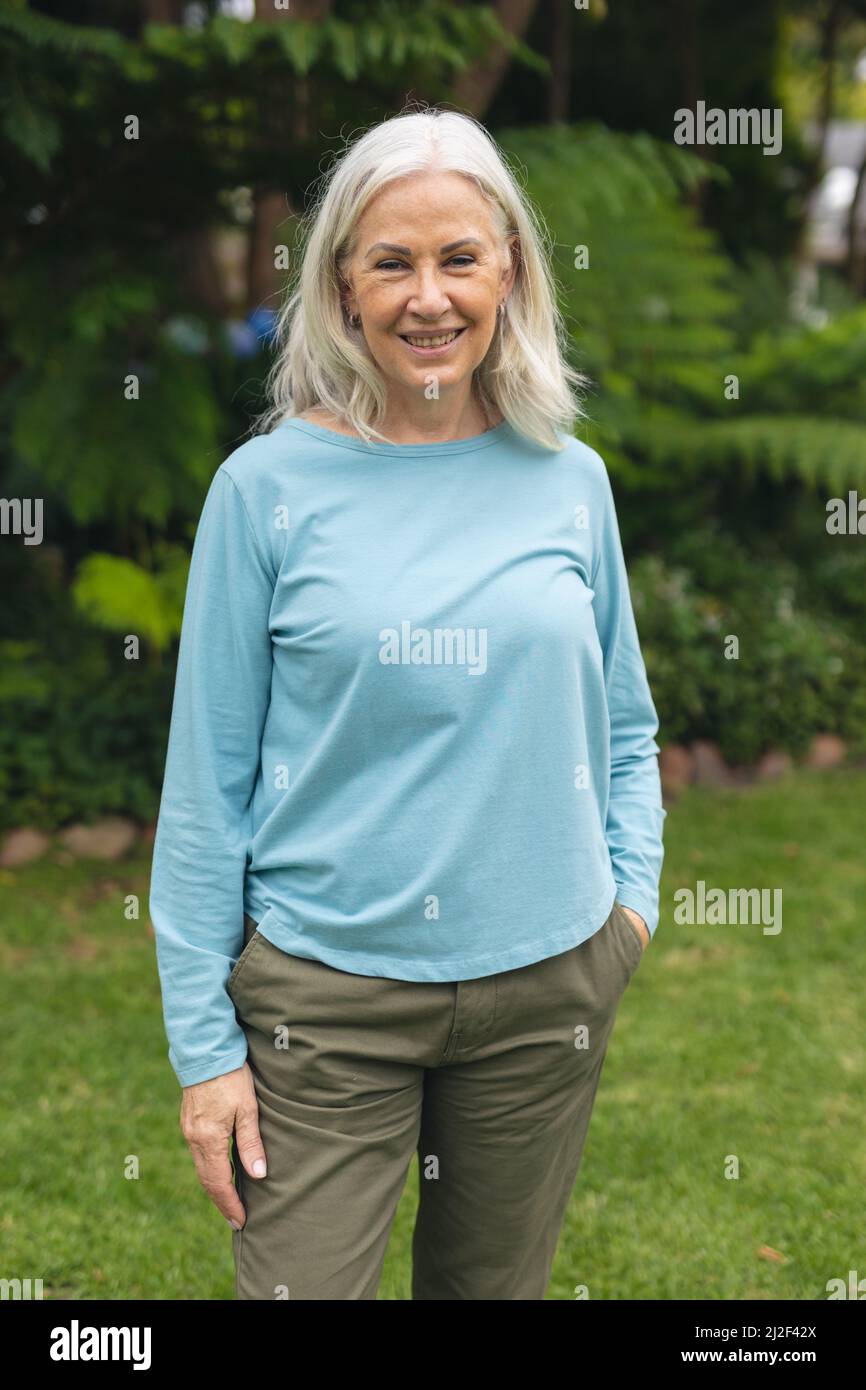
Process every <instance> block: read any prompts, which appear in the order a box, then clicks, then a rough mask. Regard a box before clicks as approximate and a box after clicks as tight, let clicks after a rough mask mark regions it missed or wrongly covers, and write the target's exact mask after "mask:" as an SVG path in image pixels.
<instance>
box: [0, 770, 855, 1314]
mask: <svg viewBox="0 0 866 1390" xmlns="http://www.w3.org/2000/svg"><path fill="white" fill-rule="evenodd" d="M864 828H866V774H864V773H863V772H862V771H850V770H843V771H838V772H834V773H823V774H818V773H806V772H797V773H795V774H792V775H791V776H790V777H788V778H786V779H785V780H784V781H783V782H780V783H777V784H775V785H773V786H761V787H755V788H751V789H749V790H746V791H736V792H709V791H702V790H701V791H699V790H697V789H692V790H691V791H690V792H689V793H688V794H687V796H685V797H684V798H683V799H682V800H681V801H680V802H678V803H677V804H676V806H674V807H673V808H672V809H671V810H670V812H669V815H668V818H667V822H666V826H665V844H666V863H665V873H664V879H663V883H662V918H661V923H660V925H659V930H658V932H657V934H656V937H655V940H654V942H653V943H652V945H651V946H650V947H649V949H648V951H647V953H646V955H645V957H644V959H643V961H642V962H641V964H640V966H639V968H638V970H637V973H636V974H635V976H634V977H633V980H632V984H631V985H630V987H629V989H628V990H627V992H626V994H625V996H624V997H623V1000H622V1003H621V1005H620V1012H619V1017H618V1020H617V1025H616V1029H615V1031H614V1034H613V1038H612V1041H611V1044H610V1047H609V1050H608V1055H607V1060H606V1062H605V1067H604V1072H603V1075H602V1080H601V1085H600V1088H599V1091H598V1096H597V1099H596V1105H595V1111H594V1113H593V1118H592V1122H591V1125H590V1130H589V1137H588V1139H587V1143H586V1148H585V1151H584V1158H583V1166H582V1170H581V1173H580V1176H579V1178H578V1181H577V1183H576V1186H575V1190H574V1193H573V1196H572V1200H571V1205H570V1208H569V1213H568V1217H567V1221H566V1225H565V1227H564V1230H563V1233H562V1238H561V1240H560V1245H559V1250H558V1254H557V1258H556V1263H555V1266H554V1270H553V1277H552V1280H551V1284H550V1289H549V1292H548V1297H549V1298H554V1299H571V1298H573V1297H574V1296H575V1294H574V1291H575V1287H576V1286H578V1285H583V1284H585V1285H587V1286H588V1288H589V1295H590V1297H591V1298H593V1299H621V1298H662V1299H742V1298H764V1299H773V1298H787V1299H822V1298H826V1297H827V1294H826V1284H827V1281H828V1280H829V1279H831V1278H843V1279H845V1280H847V1277H848V1271H849V1270H851V1269H855V1270H858V1271H859V1275H858V1277H863V1276H864V1275H866V1218H864V1201H863V1183H864V1176H866V1133H864V1123H863V1116H864V1112H866V1028H864V1022H863V1005H864V1000H863V978H864V957H866V951H864V903H866V856H864V852H863V846H864V839H866V829H864ZM148 873H149V859H148V858H147V857H140V858H138V859H136V860H132V861H128V862H125V863H123V864H120V865H111V866H98V865H94V864H89V865H82V864H80V863H76V864H73V865H70V866H63V865H61V864H57V863H53V862H52V863H49V862H43V863H41V864H38V865H34V866H31V867H28V868H27V869H24V870H20V871H16V872H9V871H6V872H5V873H0V924H2V940H0V958H2V979H3V986H2V988H3V998H2V1005H3V1007H2V1028H3V1034H4V1036H3V1073H4V1083H5V1085H4V1091H5V1103H4V1105H3V1107H2V1124H0V1133H2V1152H3V1201H2V1212H0V1220H2V1261H0V1263H2V1268H0V1275H2V1276H3V1277H6V1278H11V1277H16V1276H17V1277H19V1278H22V1279H23V1278H27V1277H30V1278H42V1279H43V1280H44V1291H45V1297H46V1298H73V1299H79V1298H84V1299H88V1298H110V1299H131V1298H148V1299H149V1298H166V1299H201V1298H205V1299H231V1298H233V1296H234V1276H233V1266H232V1260H231V1244H230V1237H231V1232H230V1231H229V1228H228V1226H227V1225H226V1223H225V1221H224V1220H223V1218H222V1217H221V1216H220V1215H219V1213H218V1212H217V1211H216V1210H215V1209H214V1208H213V1207H212V1206H211V1205H210V1203H209V1202H208V1200H207V1198H206V1197H205V1195H204V1194H203V1192H201V1190H200V1188H199V1187H198V1183H197V1179H196V1176H195V1171H194V1169H193V1165H192V1160H191V1159H190V1157H189V1155H188V1152H187V1149H186V1146H185V1144H184V1141H183V1138H182V1136H181V1134H180V1130H179V1128H178V1114H179V1106H180V1095H181V1092H180V1088H179V1086H178V1085H177V1082H176V1080H175V1078H174V1074H173V1073H172V1071H171V1069H170V1067H169V1064H168V1060H167V1056H166V1042H165V1036H164V1033H163V1030H162V1015H161V1008H160V997H159V985H158V979H157V974H156V961H155V952H154V944H153V939H152V936H151V934H150V930H149V926H148V923H147V883H148ZM700 878H702V879H704V881H705V882H706V883H707V885H708V886H711V887H721V888H725V889H727V888H731V887H739V888H751V887H759V888H760V887H765V888H781V889H782V891H783V904H784V915H783V929H782V931H781V932H780V933H779V934H778V935H776V936H770V935H764V934H763V933H762V931H761V928H760V926H757V925H752V926H749V925H739V926H709V925H695V926H678V925H675V924H674V922H673V894H674V892H675V891H676V889H678V888H681V887H689V886H694V884H695V883H696V881H697V880H698V879H700ZM129 894H137V895H138V898H139V902H140V911H141V920H139V921H137V922H136V921H126V920H125V918H124V901H125V899H126V897H127V895H129ZM130 1155H132V1156H134V1157H135V1159H137V1162H138V1165H139V1177H138V1179H137V1180H129V1179H128V1178H127V1177H126V1176H125V1172H126V1170H127V1167H128V1165H129V1163H130ZM729 1155H735V1156H736V1158H737V1159H738V1161H739V1178H738V1179H736V1180H730V1179H727V1178H726V1177H725V1168H726V1163H727V1162H728V1156H729ZM416 1194H417V1172H416V1168H415V1165H414V1164H413V1167H412V1169H411V1171H410V1174H409V1180H408V1182H407V1186H406V1191H405V1193H404V1196H403V1200H402V1202H401V1204H400V1209H399V1212H398V1214H397V1219H396V1222H395V1225H394V1230H393V1234H392V1239H391V1244H390V1247H389V1251H388V1256H387V1260H386V1264H385V1271H384V1274H383V1278H382V1284H381V1288H380V1293H379V1296H380V1298H385V1299H406V1298H409V1295H410V1245H411V1232H412V1220H413V1215H414V1209H415V1202H416Z"/></svg>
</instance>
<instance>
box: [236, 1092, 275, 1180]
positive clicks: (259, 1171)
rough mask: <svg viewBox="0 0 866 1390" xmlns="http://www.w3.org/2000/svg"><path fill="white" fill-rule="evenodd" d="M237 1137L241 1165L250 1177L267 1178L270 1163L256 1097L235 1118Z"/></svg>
mask: <svg viewBox="0 0 866 1390" xmlns="http://www.w3.org/2000/svg"><path fill="white" fill-rule="evenodd" d="M235 1137H236V1139H237V1144H238V1153H239V1154H240V1158H241V1163H242V1164H243V1165H244V1168H245V1169H246V1171H247V1172H248V1173H249V1175H250V1177H251V1178H264V1177H267V1172H268V1162H267V1158H266V1156H265V1146H264V1144H263V1143H262V1136H261V1135H260V1134H259V1107H258V1104H257V1103H256V1099H255V1095H254V1096H253V1100H252V1104H249V1103H248V1104H246V1105H245V1106H244V1108H243V1109H242V1110H239V1111H238V1113H237V1115H236V1117H235Z"/></svg>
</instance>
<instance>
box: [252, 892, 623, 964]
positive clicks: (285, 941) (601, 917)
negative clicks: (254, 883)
mask: <svg viewBox="0 0 866 1390" xmlns="http://www.w3.org/2000/svg"><path fill="white" fill-rule="evenodd" d="M608 897H609V898H610V901H609V903H608V905H607V907H604V906H602V907H600V908H596V909H594V910H593V912H592V913H590V914H589V918H588V919H585V921H586V920H588V921H589V925H588V926H587V927H586V928H584V927H582V926H579V927H575V925H574V923H570V924H569V925H568V926H567V927H563V928H561V929H560V930H559V931H556V932H551V933H549V934H548V935H546V936H543V937H540V938H537V939H535V940H533V941H524V942H522V943H521V944H520V945H519V946H512V947H511V948H510V949H509V950H507V951H503V952H501V953H500V952H497V953H495V954H490V953H488V954H486V955H483V956H471V955H465V956H460V957H457V956H449V957H445V958H444V959H436V960H432V959H431V960H425V961H417V960H403V959H401V958H400V957H398V956H386V955H383V954H381V953H379V952H376V953H375V954H371V953H369V952H363V951H362V952H358V951H350V950H345V951H343V950H340V949H338V948H335V947H331V946H327V947H322V946H321V944H320V943H317V950H316V954H315V955H312V954H311V953H310V951H309V950H308V949H304V947H305V946H307V944H308V943H307V942H306V941H305V940H304V938H303V937H300V936H298V935H297V934H296V933H294V932H292V930H291V928H289V927H286V926H285V925H284V924H283V923H282V922H280V921H279V920H278V919H277V917H276V916H275V914H274V912H273V909H268V910H267V911H264V912H257V911H256V909H255V907H247V908H246V909H245V910H246V911H247V912H248V913H249V915H250V916H251V917H252V918H253V919H254V920H256V921H258V930H259V932H260V933H261V935H262V936H263V937H265V939H266V940H267V941H269V942H270V943H271V945H272V946H276V947H277V949H278V950H280V951H285V952H286V954H287V955H291V956H300V957H301V958H302V959H305V960H316V961H319V963H320V964H322V965H330V966H332V967H333V968H334V969H336V970H344V971H346V972H347V974H350V975H372V976H375V977H377V978H385V979H394V980H408V981H412V982H415V983H420V982H425V981H429V982H431V983H442V982H447V981H455V980H477V979H481V978H483V977H484V976H486V975H498V974H500V973H501V972H502V971H505V970H519V969H521V967H523V966H525V965H535V964H536V963H537V962H538V961H541V960H546V959H547V958H548V957H550V956H558V955H561V954H563V952H565V951H571V950H574V948H575V947H576V946H581V945H582V944H583V942H584V941H588V940H589V938H590V937H591V936H594V935H595V933H596V932H597V931H600V930H601V928H602V927H603V926H604V925H605V923H606V922H607V919H608V918H609V917H610V914H611V912H612V911H613V905H614V902H615V901H616V892H615V888H614V885H611V888H610V889H609V890H607V891H606V893H605V899H604V901H607V898H608Z"/></svg>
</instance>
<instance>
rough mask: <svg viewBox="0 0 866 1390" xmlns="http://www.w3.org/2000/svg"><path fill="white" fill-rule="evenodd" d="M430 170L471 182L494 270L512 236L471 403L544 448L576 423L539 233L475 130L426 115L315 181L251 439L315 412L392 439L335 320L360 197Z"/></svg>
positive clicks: (377, 132) (390, 129)
mask: <svg viewBox="0 0 866 1390" xmlns="http://www.w3.org/2000/svg"><path fill="white" fill-rule="evenodd" d="M429 169H437V170H442V171H447V172H450V173H458V174H462V175H464V176H465V177H466V178H468V179H471V180H473V182H474V183H475V185H476V186H477V187H478V189H479V190H480V192H481V193H482V195H483V196H484V197H485V198H486V199H487V201H488V203H489V204H490V206H491V211H492V213H493V216H494V219H495V223H496V226H497V229H498V231H499V232H500V234H501V237H502V255H503V266H504V265H506V264H507V263H508V255H509V249H508V246H507V244H506V241H507V238H509V237H513V236H515V235H516V238H517V243H518V244H517V248H516V254H517V274H516V279H515V282H514V286H513V289H512V291H511V293H510V295H509V298H508V302H507V306H506V310H505V312H504V313H502V314H500V315H499V316H498V325H497V328H496V330H495V332H494V335H493V339H492V341H491V344H490V347H489V348H488V350H487V353H486V355H485V357H484V360H483V362H481V363H480V364H479V366H478V367H477V368H476V370H475V374H474V377H475V389H476V393H477V395H478V397H479V399H480V401H481V403H482V404H483V405H485V406H486V407H488V408H489V407H491V406H493V407H496V408H497V409H498V411H499V412H500V413H501V414H502V415H503V416H504V417H505V419H506V420H507V421H508V423H509V424H510V425H512V426H513V428H514V429H515V430H517V431H518V432H519V433H520V434H522V435H524V436H526V437H527V438H529V439H532V440H534V441H535V442H537V443H538V444H540V445H542V446H543V447H545V448H548V449H560V448H562V440H561V438H560V437H559V435H558V431H561V432H563V433H565V434H571V433H573V429H574V424H575V421H576V420H577V419H579V418H581V417H582V415H583V411H582V409H581V406H580V404H579V401H578V397H577V394H576V390H575V388H578V387H581V386H583V385H584V384H585V383H586V381H587V380H588V378H586V377H584V376H583V375H582V374H581V373H579V372H577V371H575V370H574V369H573V368H572V367H571V366H569V364H568V362H567V360H566V351H565V344H566V332H565V327H564V325H563V322H562V318H561V316H560V313H559V309H558V307H557V303H556V295H555V291H554V280H553V274H552V271H551V268H550V263H549V236H548V233H547V231H546V229H545V228H544V226H543V223H542V222H541V219H540V217H539V216H538V214H537V213H536V212H535V211H534V210H533V209H532V207H531V205H530V204H529V202H528V200H527V198H526V196H525V194H524V192H523V191H522V189H521V188H520V187H519V185H518V183H517V180H516V178H515V177H514V175H513V174H512V172H511V170H510V169H509V168H508V165H507V164H506V162H505V158H504V156H503V155H502V153H501V152H500V150H499V149H498V147H497V146H496V144H495V142H494V141H493V139H492V137H491V136H490V135H489V134H488V132H487V131H486V130H485V129H484V127H483V126H482V125H480V123H479V122H478V121H476V120H474V119H473V118H471V117H469V116H464V115H461V114H459V113H458V112H454V111H445V110H441V109H439V108H436V107H428V108H425V109H423V110H420V111H412V112H411V113H409V114H402V115H399V116H394V117H391V118H390V119H388V120H385V121H382V122H380V123H379V124H378V125H375V126H373V127H372V128H371V129H369V130H368V131H367V132H366V133H365V134H363V135H362V136H360V138H359V139H357V140H356V141H355V143H354V144H350V145H349V146H348V147H347V148H346V150H345V151H344V152H343V153H342V155H340V156H339V157H338V158H337V159H336V160H335V162H334V164H333V165H332V167H331V168H330V169H329V170H328V172H327V173H326V174H324V175H323V178H322V180H321V187H320V189H319V191H318V193H317V196H316V197H315V199H314V202H313V205H312V207H311V210H310V212H309V213H308V214H307V217H306V218H305V219H304V221H305V228H304V230H305V234H306V235H305V243H304V250H303V256H302V258H301V262H300V268H299V270H298V271H297V272H296V274H295V278H294V283H293V284H292V285H290V288H289V293H288V294H287V296H286V299H285V302H284V304H283V307H282V309H281V310H280V313H279V316H278V320H277V327H276V341H277V345H278V348H277V355H276V358H275V360H274V363H273V366H272V367H271V370H270V372H269V373H268V378H267V388H268V395H269V398H270V400H271V402H272V404H271V406H270V408H269V409H268V410H266V411H265V413H264V414H263V415H262V416H261V418H260V419H259V421H258V422H257V426H256V428H257V429H258V431H259V432H260V433H261V432H264V431H267V430H270V429H273V428H274V427H275V426H276V425H278V424H280V423H282V421H283V420H286V419H289V418H291V417H292V416H295V415H300V414H302V413H303V412H304V411H306V410H309V409H310V408H311V407H314V406H318V407H324V408H325V409H327V410H328V411H329V412H330V413H331V414H332V415H334V416H335V417H337V418H339V419H341V420H344V421H346V422H347V423H349V424H350V425H351V426H352V428H353V429H354V430H355V431H356V432H357V433H358V434H359V435H361V437H362V438H364V439H366V440H367V441H368V442H369V441H371V440H372V439H374V438H375V439H379V440H384V441H385V442H386V443H390V442H391V441H389V440H386V439H385V436H384V435H382V434H381V433H380V432H379V430H378V429H377V428H376V422H377V421H378V422H381V420H382V419H383V418H384V413H385V407H386V402H387V385H386V381H385V378H384V377H383V376H382V373H381V371H380V370H379V368H378V366H377V364H376V362H375V359H374V358H373V357H372V355H371V353H370V351H369V349H368V347H367V345H366V342H365V341H364V335H363V331H362V329H361V328H360V327H352V326H351V325H350V323H349V322H348V320H347V317H346V315H345V314H344V313H343V311H342V304H341V295H340V288H341V282H343V269H344V267H345V266H346V263H347V261H348V260H349V259H350V257H351V255H352V252H353V241H354V232H355V228H356V225H357V222H358V219H359V218H360V216H361V214H362V213H363V212H364V209H365V208H366V207H367V205H368V203H369V202H370V200H371V199H372V198H373V197H374V196H375V195H376V194H377V193H378V192H379V191H380V190H381V189H382V188H383V187H384V186H385V185H386V184H388V183H390V182H391V181H392V180H394V179H399V178H404V177H406V176H407V175H410V174H416V173H420V172H422V171H425V170H429Z"/></svg>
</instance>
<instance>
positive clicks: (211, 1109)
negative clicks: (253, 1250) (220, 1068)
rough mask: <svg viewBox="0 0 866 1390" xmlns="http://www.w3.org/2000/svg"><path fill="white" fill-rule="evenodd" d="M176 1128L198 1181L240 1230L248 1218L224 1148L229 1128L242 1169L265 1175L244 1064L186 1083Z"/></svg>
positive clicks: (256, 1107) (250, 1076)
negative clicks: (188, 1154) (234, 1136)
mask: <svg viewBox="0 0 866 1390" xmlns="http://www.w3.org/2000/svg"><path fill="white" fill-rule="evenodd" d="M180 1127H181V1130H182V1132H183V1137H184V1139H185V1140H186V1142H187V1144H188V1145H189V1149H190V1152H191V1154H192V1157H193V1162H194V1163H195V1167H196V1172H197V1173H198V1180H199V1182H200V1183H201V1185H202V1187H203V1188H204V1190H205V1192H206V1193H207V1195H208V1196H209V1197H210V1199H211V1201H212V1202H213V1203H214V1205H215V1206H216V1207H218V1209H219V1210H220V1211H221V1212H222V1214H223V1216H224V1217H225V1218H226V1220H227V1221H228V1223H229V1225H230V1226H232V1227H233V1228H234V1229H235V1230H236V1231H239V1230H240V1229H241V1228H242V1227H243V1226H244V1225H245V1224H246V1219H247V1217H246V1212H245V1211H244V1208H243V1205H242V1203H241V1199H240V1197H239V1196H238V1194H237V1189H236V1187H235V1185H234V1182H233V1180H232V1166H231V1161H230V1159H229V1149H230V1146H231V1137H232V1133H233V1132H234V1133H235V1134H236V1136H237V1146H238V1153H239V1154H240V1157H241V1162H242V1164H243V1166H244V1170H245V1171H246V1172H247V1173H248V1174H249V1176H250V1177H251V1178H263V1177H265V1176H266V1174H267V1160H266V1157H265V1150H264V1145H263V1144H262V1137H261V1135H260V1134H259V1105H258V1101H257V1099H256V1092H255V1087H254V1086H253V1074H252V1072H251V1071H250V1067H249V1063H248V1062H244V1064H243V1066H242V1067H238V1068H236V1070H235V1071H229V1072H226V1073H225V1074H224V1075H223V1076H214V1077H211V1079H210V1080H208V1081H199V1082H198V1083H197V1084H196V1085H195V1086H185V1087H184V1089H183V1101H182V1104H181V1108H180Z"/></svg>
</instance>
